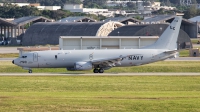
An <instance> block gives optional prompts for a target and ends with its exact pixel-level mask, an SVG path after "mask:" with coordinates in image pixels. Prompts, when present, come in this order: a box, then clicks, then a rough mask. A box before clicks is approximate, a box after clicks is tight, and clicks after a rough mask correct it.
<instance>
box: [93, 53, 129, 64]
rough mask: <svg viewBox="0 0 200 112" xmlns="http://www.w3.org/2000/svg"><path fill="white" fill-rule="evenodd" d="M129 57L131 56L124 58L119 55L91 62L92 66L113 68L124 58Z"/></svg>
mask: <svg viewBox="0 0 200 112" xmlns="http://www.w3.org/2000/svg"><path fill="white" fill-rule="evenodd" d="M129 56H131V55H125V56H122V55H120V56H118V57H112V58H102V59H97V60H92V61H91V62H92V64H94V65H98V64H101V65H105V66H110V67H113V66H116V64H119V65H121V61H122V60H123V59H124V58H126V57H129Z"/></svg>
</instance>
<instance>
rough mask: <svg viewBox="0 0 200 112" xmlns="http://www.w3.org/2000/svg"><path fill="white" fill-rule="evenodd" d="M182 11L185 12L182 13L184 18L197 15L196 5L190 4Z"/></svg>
mask: <svg viewBox="0 0 200 112" xmlns="http://www.w3.org/2000/svg"><path fill="white" fill-rule="evenodd" d="M184 13H185V14H184V16H183V17H184V18H186V19H189V18H192V17H195V16H196V15H197V9H196V6H195V5H191V6H190V8H189V9H188V10H186V11H185V12H184Z"/></svg>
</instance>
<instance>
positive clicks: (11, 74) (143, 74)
mask: <svg viewBox="0 0 200 112" xmlns="http://www.w3.org/2000/svg"><path fill="white" fill-rule="evenodd" d="M197 75H198V76H200V73H103V74H100V73H98V74H95V73H71V74H70V73H31V74H30V73H0V76H197Z"/></svg>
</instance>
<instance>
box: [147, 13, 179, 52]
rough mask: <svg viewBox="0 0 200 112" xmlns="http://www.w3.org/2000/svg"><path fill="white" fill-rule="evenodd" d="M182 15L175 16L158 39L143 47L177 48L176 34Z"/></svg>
mask: <svg viewBox="0 0 200 112" xmlns="http://www.w3.org/2000/svg"><path fill="white" fill-rule="evenodd" d="M181 21H182V17H180V16H176V17H175V19H174V20H173V21H172V22H171V24H170V25H169V26H168V27H167V29H166V30H165V31H164V32H163V34H162V35H161V36H160V37H159V38H158V40H157V41H156V42H155V43H154V44H152V45H150V46H146V47H144V48H145V49H169V50H177V40H178V34H179V30H180V26H181Z"/></svg>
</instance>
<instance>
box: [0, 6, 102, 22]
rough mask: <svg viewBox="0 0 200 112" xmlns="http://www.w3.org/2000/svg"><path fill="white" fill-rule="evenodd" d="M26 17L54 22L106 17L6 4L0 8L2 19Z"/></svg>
mask: <svg viewBox="0 0 200 112" xmlns="http://www.w3.org/2000/svg"><path fill="white" fill-rule="evenodd" d="M25 16H44V17H47V18H50V19H54V20H60V19H62V18H65V17H69V16H87V17H91V18H93V19H95V20H103V19H105V17H103V16H96V15H92V14H85V13H74V12H70V11H66V10H56V11H51V10H38V9H37V8H36V7H31V6H22V7H19V6H16V5H12V4H9V3H7V4H4V5H3V6H0V17H1V18H20V17H25Z"/></svg>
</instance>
